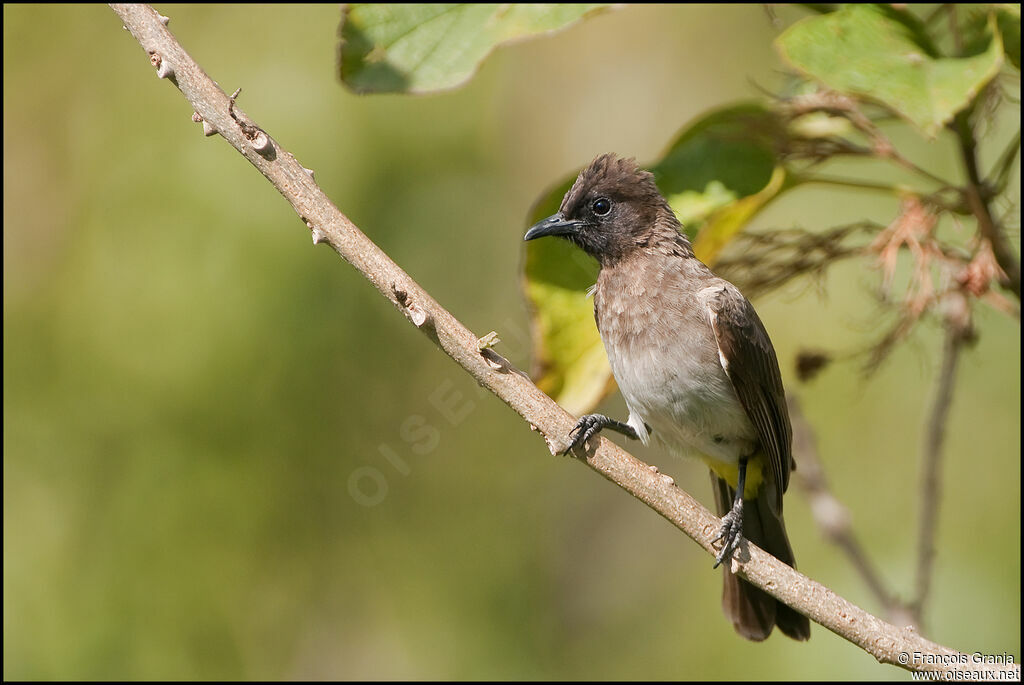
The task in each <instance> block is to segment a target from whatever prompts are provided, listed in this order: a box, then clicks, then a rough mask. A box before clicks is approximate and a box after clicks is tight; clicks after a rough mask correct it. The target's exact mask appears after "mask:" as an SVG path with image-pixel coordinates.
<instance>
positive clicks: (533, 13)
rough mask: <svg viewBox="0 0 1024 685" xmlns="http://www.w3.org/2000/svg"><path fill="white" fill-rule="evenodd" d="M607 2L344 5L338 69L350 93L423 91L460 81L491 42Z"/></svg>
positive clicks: (553, 26)
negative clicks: (582, 3) (568, 3)
mask: <svg viewBox="0 0 1024 685" xmlns="http://www.w3.org/2000/svg"><path fill="white" fill-rule="evenodd" d="M607 7H608V5H606V4H591V5H567V4H509V3H505V4H493V5H492V4H479V3H470V4H372V3H368V4H362V3H356V4H350V5H348V6H347V7H346V9H345V10H344V11H343V13H342V20H341V29H340V31H339V33H340V36H341V44H340V48H339V51H338V70H339V72H340V75H341V80H342V82H343V83H345V85H347V86H348V87H349V88H351V89H352V90H354V91H356V92H357V93H429V92H432V91H438V90H445V89H448V88H454V87H456V86H458V85H461V84H462V83H464V82H465V81H467V80H468V79H469V78H470V77H471V76H472V75H473V73H474V72H475V71H476V69H477V67H478V66H479V65H480V63H481V62H482V61H483V60H484V58H485V57H487V55H488V54H489V53H490V52H491V50H493V49H494V48H496V47H497V46H499V45H501V44H502V43H507V42H509V41H513V40H517V39H522V38H526V37H528V36H532V35H535V34H538V33H546V32H552V31H557V30H559V29H563V28H565V27H566V26H569V25H570V24H572V23H573V22H576V21H578V20H579V19H582V18H583V17H586V16H589V15H592V14H594V13H596V12H599V11H601V10H603V9H605V8H607Z"/></svg>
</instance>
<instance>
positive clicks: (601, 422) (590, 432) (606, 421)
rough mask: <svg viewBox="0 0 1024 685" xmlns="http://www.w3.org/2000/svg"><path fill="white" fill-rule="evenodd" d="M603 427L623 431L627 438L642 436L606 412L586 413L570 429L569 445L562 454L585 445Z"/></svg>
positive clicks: (635, 438)
mask: <svg viewBox="0 0 1024 685" xmlns="http://www.w3.org/2000/svg"><path fill="white" fill-rule="evenodd" d="M602 428H611V429H612V430H613V431H617V432H619V433H622V434H623V435H625V436H626V437H627V438H633V439H634V440H639V439H640V436H639V435H637V434H636V429H634V428H633V427H632V426H630V425H629V424H628V423H623V422H622V421H616V420H615V419H611V418H608V417H607V416H605V415H604V414H585V415H584V416H581V417H580V420H579V421H577V422H576V425H575V426H573V429H572V430H571V431H569V446H568V447H566V448H565V451H564V452H562V454H569V452H571V451H573V450H574V449H576V448H577V447H579V446H581V445H583V444H584V443H585V442H586V441H587V440H590V438H592V437H594V436H595V435H597V434H598V433H599V432H600V431H601V429H602Z"/></svg>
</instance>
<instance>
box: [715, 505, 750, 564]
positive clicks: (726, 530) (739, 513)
mask: <svg viewBox="0 0 1024 685" xmlns="http://www.w3.org/2000/svg"><path fill="white" fill-rule="evenodd" d="M719 540H721V541H722V549H721V550H719V552H718V555H717V556H715V565H714V567H713V568H718V567H719V565H720V564H721V563H722V562H723V561H726V560H727V559H729V558H730V557H732V554H733V552H735V551H736V549H737V548H738V547H739V546H740V542H741V541H742V540H743V505H742V504H740V506H738V507H733V508H732V509H730V510H729V513H728V514H726V515H725V516H723V517H722V527H721V528H720V529H719V531H718V535H717V537H715V539H714V540H712V541H711V542H712V544H713V543H715V542H718V541H719Z"/></svg>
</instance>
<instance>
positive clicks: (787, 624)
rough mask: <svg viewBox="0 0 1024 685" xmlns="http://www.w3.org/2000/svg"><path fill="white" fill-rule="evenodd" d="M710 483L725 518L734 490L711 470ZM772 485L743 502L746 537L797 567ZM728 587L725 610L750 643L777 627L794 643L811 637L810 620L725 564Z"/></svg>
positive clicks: (719, 512)
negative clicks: (775, 502)
mask: <svg viewBox="0 0 1024 685" xmlns="http://www.w3.org/2000/svg"><path fill="white" fill-rule="evenodd" d="M711 484H712V486H713V487H714V491H715V504H716V506H717V509H718V515H719V516H724V515H725V514H726V513H727V512H728V511H729V509H730V508H731V507H732V502H733V496H734V494H735V492H736V491H735V490H734V489H733V488H731V487H729V484H728V483H727V482H726V481H725V480H724V479H722V478H719V477H718V475H717V474H716V473H715V472H714V471H712V472H711ZM769 489H770V484H769V483H768V482H766V483H765V487H764V489H763V490H762V492H761V493H760V496H759V497H756V498H753V499H744V501H743V537H745V538H746V539H747V540H748V541H749V542H751V543H753V544H755V545H757V546H758V547H760V548H761V549H763V550H764V551H766V552H768V553H769V554H772V555H773V556H775V557H777V558H778V559H779V560H780V561H782V562H785V563H786V564H789V565H790V566H792V567H793V568H796V564H795V563H794V559H793V548H792V547H790V546H789V538H788V537H787V536H786V525H785V524H784V523H783V521H782V513H781V512H776V511H775V510H774V508H773V507H772V505H771V502H772V501H773V499H774V493H771V492H768V490H769ZM723 570H724V571H725V586H724V588H723V590H722V609H723V610H724V611H725V615H726V616H728V617H729V618H730V619H731V620H732V624H733V626H734V627H735V628H736V632H737V633H739V634H740V635H742V636H743V637H745V638H747V639H748V640H757V641H760V640H764V639H765V638H767V637H768V636H769V635H771V632H772V628H773V627H774V626H778V627H779V630H781V631H782V632H783V633H785V634H786V635H788V636H790V637H791V638H793V639H794V640H806V639H807V638H809V637H810V636H811V624H810V622H809V621H808V620H807V617H806V616H804V615H802V614H800V613H798V612H797V611H795V610H794V609H791V608H790V607H788V606H786V605H785V604H783V603H782V602H780V601H778V600H776V599H775V598H774V597H772V596H771V595H769V594H768V593H766V592H764V591H763V590H760V589H758V588H756V587H754V586H753V585H751V584H750V583H748V582H747V581H745V580H743V579H741V578H740V577H739V576H736V575H733V573H732V572H731V571H730V570H729V565H728V564H726V565H725V567H724V569H723Z"/></svg>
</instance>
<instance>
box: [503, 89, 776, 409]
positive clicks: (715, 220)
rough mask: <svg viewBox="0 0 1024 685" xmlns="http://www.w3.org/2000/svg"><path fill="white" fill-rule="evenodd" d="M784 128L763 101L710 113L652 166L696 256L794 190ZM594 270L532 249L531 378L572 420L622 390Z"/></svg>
mask: <svg viewBox="0 0 1024 685" xmlns="http://www.w3.org/2000/svg"><path fill="white" fill-rule="evenodd" d="M786 135H787V134H786V131H785V127H784V125H783V123H782V121H781V120H780V119H779V118H778V117H777V116H776V115H775V114H774V113H772V112H771V111H770V110H768V109H766V108H765V107H763V106H761V105H759V104H742V105H737V106H734V107H729V108H726V109H722V110H717V111H714V112H711V113H709V114H707V115H705V116H703V117H701V118H700V119H698V120H697V121H695V122H693V123H692V124H690V125H689V126H687V127H685V128H684V129H683V130H682V131H681V132H680V134H679V136H678V137H677V138H676V140H675V141H674V142H673V143H672V144H671V145H670V146H669V148H668V149H667V150H666V151H665V153H664V154H663V155H662V157H661V158H660V159H659V160H658V161H657V162H656V163H655V164H654V165H652V166H650V167H648V168H650V169H651V171H652V172H653V173H654V177H655V181H656V183H657V184H658V188H659V189H660V190H661V192H662V194H663V195H665V197H666V199H668V201H669V204H670V205H671V206H672V209H673V210H674V211H675V212H676V215H677V216H678V217H679V219H680V221H681V222H682V223H683V226H684V227H685V230H686V232H687V234H688V235H689V236H690V237H691V239H694V238H695V241H694V249H695V250H696V251H697V253H698V256H699V257H701V259H703V260H704V261H705V262H707V263H711V262H712V261H713V260H714V258H715V257H716V256H717V255H718V252H719V251H720V250H721V248H722V247H724V246H725V245H726V244H728V242H729V240H731V239H732V238H733V237H734V236H735V235H736V234H737V233H738V232H739V231H741V230H743V228H744V227H745V226H746V225H747V224H748V222H749V221H750V219H751V218H752V217H753V216H754V215H755V214H756V213H757V212H758V211H760V210H761V209H762V208H763V207H764V206H765V205H766V204H767V203H768V202H770V201H771V200H772V199H774V198H775V197H777V196H778V195H779V194H780V193H782V192H784V191H785V190H787V189H788V188H790V187H792V186H793V185H795V181H794V180H793V179H792V177H791V176H790V175H788V174H787V172H786V170H785V169H784V168H783V167H782V166H781V165H780V164H779V162H778V154H777V150H776V146H778V145H779V144H781V143H783V142H784V141H785V140H786ZM576 175H577V174H576V173H574V174H572V176H571V177H569V178H566V179H564V180H563V181H562V182H561V183H559V184H558V185H556V186H555V187H553V188H552V189H550V190H549V191H548V192H546V193H545V194H544V195H542V196H541V198H540V200H539V201H538V202H537V204H536V205H535V206H534V209H533V210H532V211H531V213H530V217H529V222H528V223H529V224H533V223H536V222H537V221H539V220H540V219H543V218H544V217H546V216H550V215H551V214H554V213H555V212H556V211H558V207H559V205H560V204H561V201H562V197H563V196H564V195H565V193H566V191H568V189H569V188H570V187H571V186H572V182H573V181H574V180H575V178H576ZM597 272H598V268H597V263H596V262H595V261H594V260H593V259H591V258H590V257H588V256H586V255H585V254H584V253H583V252H582V251H581V250H579V249H578V248H576V247H573V246H572V245H571V244H569V243H568V242H566V241H564V240H558V239H554V238H548V239H544V240H535V241H531V242H529V243H527V244H526V261H525V265H524V278H523V287H524V290H525V293H526V297H527V300H528V301H529V303H530V306H531V310H532V311H531V324H532V326H533V340H534V369H533V373H532V375H533V377H534V379H535V380H536V382H537V385H538V386H539V387H540V388H541V389H542V390H543V391H544V392H546V393H547V394H549V395H550V396H551V397H553V398H554V399H555V400H556V401H557V402H558V403H559V404H560V405H562V407H564V408H565V409H566V410H567V411H570V412H572V413H574V414H577V415H578V414H582V413H585V412H587V411H590V410H591V409H593V408H594V406H595V405H596V404H597V403H598V402H600V401H601V399H602V398H603V397H604V396H605V395H606V394H607V393H608V392H609V391H611V389H613V388H614V387H615V385H614V380H613V379H612V374H611V368H610V367H609V365H608V359H607V357H606V356H605V352H604V346H603V345H602V343H601V338H600V335H599V334H598V331H597V326H596V324H595V323H594V305H593V302H592V301H591V300H590V298H589V297H588V296H587V290H588V288H589V287H590V286H592V285H593V284H594V282H595V281H596V280H597Z"/></svg>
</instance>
